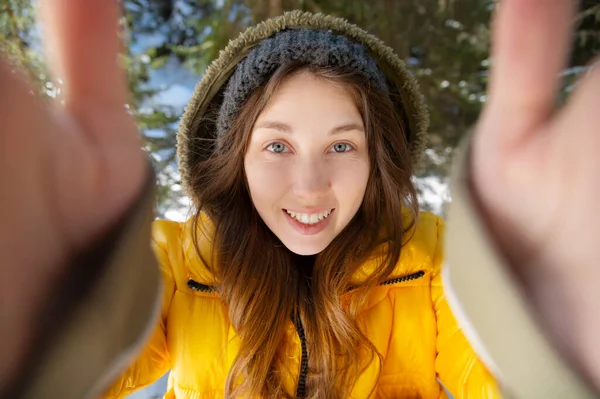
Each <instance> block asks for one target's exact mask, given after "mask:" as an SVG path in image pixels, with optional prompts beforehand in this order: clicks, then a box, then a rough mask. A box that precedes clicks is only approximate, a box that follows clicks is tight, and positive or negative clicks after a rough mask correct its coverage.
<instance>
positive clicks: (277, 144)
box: [267, 142, 286, 154]
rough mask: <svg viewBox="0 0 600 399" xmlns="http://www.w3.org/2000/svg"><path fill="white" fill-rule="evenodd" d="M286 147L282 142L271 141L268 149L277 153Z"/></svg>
mask: <svg viewBox="0 0 600 399" xmlns="http://www.w3.org/2000/svg"><path fill="white" fill-rule="evenodd" d="M285 149H286V147H285V144H283V143H280V142H275V143H271V144H269V145H268V146H267V150H268V151H271V152H274V153H276V154H281V153H282V152H284V151H285Z"/></svg>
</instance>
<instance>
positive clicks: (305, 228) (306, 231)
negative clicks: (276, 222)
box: [281, 208, 335, 236]
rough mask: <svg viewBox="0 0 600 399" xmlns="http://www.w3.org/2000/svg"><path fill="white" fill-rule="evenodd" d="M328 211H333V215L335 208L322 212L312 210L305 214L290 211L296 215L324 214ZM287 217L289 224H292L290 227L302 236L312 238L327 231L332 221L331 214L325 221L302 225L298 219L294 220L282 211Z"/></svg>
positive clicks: (306, 211)
mask: <svg viewBox="0 0 600 399" xmlns="http://www.w3.org/2000/svg"><path fill="white" fill-rule="evenodd" d="M326 210H331V214H333V213H335V208H333V209H324V210H322V211H318V212H317V210H316V209H312V210H309V211H308V210H305V211H304V212H302V211H292V210H291V209H290V211H292V212H296V213H320V212H324V211H326ZM281 211H282V212H283V214H284V216H285V218H286V219H287V221H288V223H290V225H291V226H292V227H293V228H294V229H295V230H296V231H297V232H298V233H300V234H302V235H305V236H312V235H315V234H319V233H320V232H321V231H323V230H325V228H326V227H327V226H328V225H329V222H330V221H331V214H329V216H327V217H326V218H325V219H323V220H322V221H320V222H318V223H315V224H310V225H307V224H303V223H300V222H299V221H297V220H296V219H294V218H292V217H291V216H290V215H289V214H288V213H287V211H286V210H285V209H282V210H281Z"/></svg>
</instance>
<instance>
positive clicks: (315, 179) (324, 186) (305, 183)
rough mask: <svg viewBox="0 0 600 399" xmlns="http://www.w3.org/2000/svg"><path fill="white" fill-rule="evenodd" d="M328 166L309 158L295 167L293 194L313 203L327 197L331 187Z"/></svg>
mask: <svg viewBox="0 0 600 399" xmlns="http://www.w3.org/2000/svg"><path fill="white" fill-rule="evenodd" d="M328 172H329V171H328V167H327V165H326V164H325V163H324V162H322V161H321V160H319V159H315V158H307V159H304V160H300V161H299V162H297V163H296V165H295V170H294V175H293V176H294V182H293V192H294V195H296V196H297V197H298V198H301V199H303V200H305V201H307V202H312V201H315V200H318V199H320V198H322V197H325V196H326V195H327V193H328V192H329V189H330V187H331V182H330V176H329V173H328Z"/></svg>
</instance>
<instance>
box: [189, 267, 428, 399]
mask: <svg viewBox="0 0 600 399" xmlns="http://www.w3.org/2000/svg"><path fill="white" fill-rule="evenodd" d="M424 275H425V272H424V271H422V270H420V271H418V272H416V273H411V274H408V275H406V276H402V277H397V278H392V279H389V280H385V281H384V282H382V283H380V284H379V285H381V286H384V285H392V284H398V283H404V282H406V281H412V280H417V279H420V278H421V277H423V276H424ZM187 285H188V287H189V288H191V289H192V290H194V291H200V292H215V291H217V289H216V287H212V286H210V285H205V284H200V283H198V282H196V281H194V280H188V283H187ZM353 288H355V287H351V288H350V289H349V290H348V291H350V290H352V289H353ZM294 319H295V320H294V326H295V327H296V332H297V333H298V338H299V339H300V347H301V348H302V355H301V358H300V374H299V376H298V386H297V388H296V398H299V399H301V398H305V397H306V378H307V376H308V351H307V349H306V335H305V333H304V326H303V325H302V320H300V315H297V316H296V317H295V318H294Z"/></svg>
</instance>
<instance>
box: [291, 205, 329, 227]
mask: <svg viewBox="0 0 600 399" xmlns="http://www.w3.org/2000/svg"><path fill="white" fill-rule="evenodd" d="M284 211H285V212H286V213H287V214H288V215H289V216H290V218H292V219H294V220H295V221H297V222H298V223H301V224H303V225H306V226H312V225H315V224H319V223H321V222H323V221H324V220H327V218H328V217H329V216H330V215H331V214H332V213H333V211H335V208H333V209H330V210H326V211H321V212H318V213H301V212H294V211H291V210H289V209H284Z"/></svg>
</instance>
